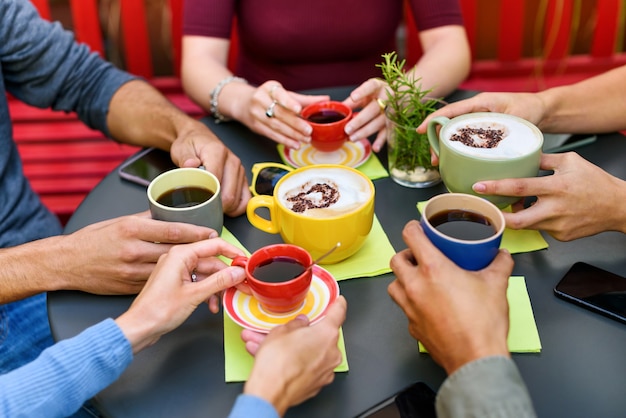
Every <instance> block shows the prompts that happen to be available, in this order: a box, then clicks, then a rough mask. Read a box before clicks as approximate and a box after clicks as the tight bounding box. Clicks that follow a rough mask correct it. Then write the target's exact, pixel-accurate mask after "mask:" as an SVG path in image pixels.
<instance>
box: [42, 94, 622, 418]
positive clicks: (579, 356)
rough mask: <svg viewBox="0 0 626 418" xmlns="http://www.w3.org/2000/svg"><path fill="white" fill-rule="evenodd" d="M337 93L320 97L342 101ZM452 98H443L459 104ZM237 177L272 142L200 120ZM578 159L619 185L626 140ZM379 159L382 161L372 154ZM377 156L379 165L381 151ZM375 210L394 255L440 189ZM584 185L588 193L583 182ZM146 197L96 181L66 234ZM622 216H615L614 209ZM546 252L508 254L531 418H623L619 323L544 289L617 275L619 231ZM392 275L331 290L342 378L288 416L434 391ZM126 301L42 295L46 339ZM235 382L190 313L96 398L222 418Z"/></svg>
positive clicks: (399, 197) (435, 371)
mask: <svg viewBox="0 0 626 418" xmlns="http://www.w3.org/2000/svg"><path fill="white" fill-rule="evenodd" d="M347 91H348V90H347V89H333V90H330V91H329V93H331V95H332V96H333V97H334V98H336V99H343V98H344V97H345V96H346V92H347ZM466 94H467V93H464V92H459V93H457V94H455V95H453V97H451V98H449V100H455V99H458V98H460V97H463V96H464V95H466ZM206 123H207V124H209V125H210V126H211V128H213V129H214V130H215V132H216V134H217V135H218V136H219V137H220V138H222V139H223V140H224V142H225V143H227V144H228V146H229V147H230V148H231V149H232V150H233V151H234V152H235V153H237V154H238V155H239V156H240V157H241V159H242V161H243V164H244V165H245V166H246V167H247V168H248V169H249V168H250V167H251V166H252V164H253V163H255V162H261V161H279V156H278V154H277V152H276V149H275V145H274V143H272V142H270V141H268V140H266V139H264V138H260V137H258V136H257V135H254V134H252V133H251V132H249V131H248V130H247V129H246V128H244V127H243V126H241V125H239V124H236V123H230V124H220V125H214V124H213V122H212V121H210V120H208V119H207V121H206ZM578 152H579V153H580V154H581V155H583V156H584V157H585V158H587V159H589V160H590V161H592V162H593V163H596V164H598V165H600V166H602V167H603V168H604V169H606V170H607V171H609V172H610V173H612V174H614V175H616V176H618V177H620V178H623V179H626V164H625V161H626V158H625V157H626V140H625V138H624V137H623V136H622V135H619V134H612V135H602V136H600V137H599V138H598V141H597V142H596V143H595V144H592V145H589V146H585V147H583V148H580V149H579V150H578ZM383 154H384V153H383ZM380 158H381V159H382V160H383V162H384V163H385V165H386V159H385V156H384V155H381V156H380ZM374 183H375V186H376V214H377V216H378V218H379V219H380V221H381V223H382V226H383V228H384V230H385V231H386V233H387V235H388V236H389V238H390V240H391V242H392V244H393V246H394V247H395V249H396V250H400V249H403V248H405V245H404V243H403V241H402V238H401V231H402V228H403V226H404V224H405V223H406V222H407V221H408V220H410V219H415V218H417V217H418V216H419V215H418V213H417V211H416V209H415V204H416V202H417V201H420V200H425V199H428V198H429V197H431V196H433V195H435V194H439V193H442V192H444V191H445V189H444V187H443V186H442V185H439V186H435V187H433V188H429V189H423V190H419V189H408V188H404V187H402V186H399V185H397V184H396V183H394V182H393V181H392V180H390V179H388V178H386V179H380V180H376V181H375V182H374ZM589 187H593V184H590V185H589ZM145 194H146V190H145V188H144V187H141V186H137V185H134V184H131V183H128V182H126V181H124V180H121V179H120V178H119V177H118V176H117V173H116V172H113V173H111V174H110V175H108V176H107V177H106V178H105V179H104V180H103V181H102V182H101V183H100V184H99V185H98V186H97V187H96V188H95V189H94V190H93V192H91V193H90V194H89V196H87V198H86V199H85V201H84V202H83V203H82V204H81V206H80V207H79V208H78V210H77V211H76V213H75V214H74V216H73V217H72V218H71V219H70V221H69V223H68V224H67V227H66V232H67V233H70V232H73V231H75V230H77V229H79V228H81V227H83V226H85V225H87V224H90V223H92V222H96V221H100V220H104V219H108V218H112V217H116V216H120V215H126V214H131V213H135V212H139V211H143V210H147V209H148V204H147V201H146V195H145ZM622 210H623V209H622ZM225 225H226V227H227V228H228V229H229V230H230V231H232V232H233V234H234V235H235V236H236V237H237V238H238V239H239V240H240V241H241V242H242V243H243V244H244V245H245V246H246V247H247V248H248V249H249V250H250V251H254V250H255V249H257V248H259V247H261V246H263V245H267V244H269V243H275V242H279V241H280V237H279V236H277V235H269V234H266V233H264V232H261V231H259V230H257V229H255V228H254V227H252V226H251V225H250V224H249V223H248V221H247V219H246V217H245V215H244V216H241V217H238V218H227V219H226V220H225ZM547 240H548V242H549V244H550V248H549V249H548V250H544V251H539V252H533V253H526V254H519V255H515V261H516V265H515V270H514V274H515V275H523V276H525V277H526V282H527V286H528V291H529V294H530V298H531V302H532V306H533V310H534V313H535V317H536V321H537V326H538V329H539V335H540V337H541V342H542V345H543V350H542V351H541V353H540V354H515V355H514V356H513V358H514V360H515V362H516V363H517V365H518V366H519V368H520V370H521V373H522V375H523V377H524V379H525V380H526V382H527V384H528V387H529V389H530V393H531V395H532V398H533V400H534V403H535V407H536V409H537V411H538V413H539V416H542V417H557V416H558V417H604V418H609V417H624V416H625V414H626V412H625V411H626V355H625V354H626V326H624V325H623V324H620V323H618V322H615V321H613V320H610V319H607V318H604V317H602V316H600V315H597V314H594V313H591V312H588V311H586V310H584V309H582V308H579V307H577V306H574V305H572V304H569V303H567V302H564V301H562V300H560V299H557V298H556V297H555V296H554V295H553V293H552V288H553V287H554V285H555V284H556V283H557V282H558V280H559V279H560V278H561V276H562V275H563V274H564V273H565V272H566V271H567V269H568V268H569V267H570V265H571V264H573V263H574V262H576V261H586V262H588V263H591V264H594V265H597V266H599V267H602V268H605V269H607V270H610V271H613V272H615V273H617V274H620V275H623V276H626V251H625V250H626V235H623V234H619V233H603V234H600V235H597V236H594V237H590V238H585V239H580V240H578V241H575V242H570V243H561V242H558V241H555V240H553V239H551V238H550V237H547ZM392 280H393V275H392V274H387V275H384V276H380V277H375V278H362V279H353V280H347V281H342V282H340V288H341V293H342V294H343V295H345V297H346V299H347V300H348V305H349V308H348V316H347V319H346V322H345V324H344V328H343V329H344V336H345V341H346V350H347V354H348V362H349V365H350V371H349V372H347V373H338V374H337V375H336V378H335V381H334V382H333V383H332V384H331V385H329V386H328V387H326V388H324V389H323V390H322V391H321V393H320V394H319V395H318V396H317V397H315V398H314V399H312V400H309V401H307V402H305V403H304V404H302V405H300V406H297V407H295V408H292V409H291V410H290V411H289V412H288V414H287V416H291V417H296V416H298V417H353V416H355V415H357V414H359V413H360V412H362V411H364V410H366V409H368V408H369V407H370V406H372V405H374V404H376V403H377V402H379V401H381V400H383V399H385V398H387V397H388V396H390V395H392V394H393V393H394V392H396V391H398V390H400V389H402V388H404V387H405V386H407V385H409V384H411V383H412V382H415V381H418V380H421V381H424V382H426V383H427V384H428V385H430V386H431V387H432V388H434V389H437V388H438V387H439V386H440V385H441V383H442V382H443V380H444V378H445V373H444V372H443V370H442V369H441V368H440V367H439V366H437V365H436V364H435V363H434V362H433V361H432V359H431V358H430V357H429V356H428V355H427V354H420V353H418V350H417V348H416V343H415V341H414V340H413V339H412V338H411V337H410V336H409V334H408V331H407V320H406V319H405V317H404V315H403V313H402V312H401V310H400V309H399V308H398V307H397V306H396V305H395V304H394V303H393V302H392V301H391V299H390V298H389V296H388V294H387V285H388V284H389V283H390V282H391V281H392ZM131 302H132V297H111V296H94V295H89V294H84V293H81V292H71V291H62V292H55V293H51V294H50V295H49V313H50V323H51V326H52V332H53V334H54V336H55V338H56V339H63V338H67V337H71V336H73V335H76V334H78V333H79V332H80V331H82V330H83V329H85V328H87V327H88V326H90V325H92V324H95V323H97V322H99V321H101V320H102V319H104V318H107V317H113V318H115V317H116V316H117V315H119V314H120V313H121V312H123V311H124V310H125V309H126V308H127V307H128V306H129V305H130V303H131ZM242 387H243V385H242V384H240V383H231V384H227V383H224V353H223V323H222V315H221V313H220V314H219V315H212V314H210V313H209V311H208V309H205V308H204V307H201V308H199V309H198V310H197V311H196V312H195V313H194V314H193V315H192V316H191V317H190V318H189V320H188V321H186V322H185V323H184V324H183V325H182V326H181V327H180V328H178V329H177V330H175V331H174V332H172V333H171V334H169V335H166V336H164V337H163V338H161V340H160V341H159V342H158V343H157V344H156V345H155V346H153V347H150V348H148V349H146V350H145V351H143V352H141V353H140V354H139V355H137V356H136V358H135V359H134V361H133V363H132V364H131V365H130V367H129V368H128V370H126V372H125V373H124V374H123V375H122V376H121V377H120V379H119V380H118V381H117V382H115V383H114V384H112V385H111V386H110V387H109V388H107V389H105V390H104V391H102V392H101V393H100V394H99V395H98V396H97V397H96V401H97V403H98V405H99V406H100V407H101V408H102V410H103V412H104V413H105V414H106V415H109V416H111V417H132V418H138V417H174V416H175V417H186V418H191V417H220V416H226V415H227V414H228V412H229V410H230V408H231V405H232V404H233V402H234V400H235V398H236V397H237V395H238V394H239V393H240V392H241V390H242Z"/></svg>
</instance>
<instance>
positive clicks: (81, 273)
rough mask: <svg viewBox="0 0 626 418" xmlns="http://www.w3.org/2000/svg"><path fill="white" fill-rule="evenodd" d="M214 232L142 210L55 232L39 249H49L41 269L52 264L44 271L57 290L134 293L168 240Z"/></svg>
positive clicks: (190, 238)
mask: <svg viewBox="0 0 626 418" xmlns="http://www.w3.org/2000/svg"><path fill="white" fill-rule="evenodd" d="M217 236H218V234H217V232H216V231H214V230H212V229H209V228H206V227H201V226H196V225H192V224H186V223H178V222H163V221H157V220H153V219H152V218H151V217H150V212H148V211H146V212H142V213H139V214H136V215H129V216H123V217H119V218H114V219H110V220H106V221H102V222H97V223H94V224H91V225H88V226H86V227H85V228H82V229H80V230H78V231H76V232H74V233H72V234H69V235H63V236H59V237H55V238H53V239H54V240H56V241H58V243H50V244H46V245H45V246H44V249H43V251H45V253H47V252H50V253H51V255H50V258H51V259H53V262H46V264H47V267H46V269H47V270H50V269H53V270H52V271H51V272H50V275H53V276H55V277H59V280H62V283H60V284H59V286H58V288H60V289H76V290H82V291H84V292H89V293H95V294H135V293H137V292H139V291H140V290H141V288H142V287H143V286H144V283H145V281H146V280H147V278H148V276H149V275H150V273H152V270H153V269H154V266H155V265H156V262H157V261H158V259H159V257H160V256H161V255H162V254H164V253H166V252H168V251H169V250H170V248H172V246H173V245H175V244H183V243H190V242H196V241H201V240H205V239H208V238H215V237H217ZM45 253H44V254H45ZM42 259H47V258H45V257H42ZM57 270H58V271H57ZM42 271H46V270H42Z"/></svg>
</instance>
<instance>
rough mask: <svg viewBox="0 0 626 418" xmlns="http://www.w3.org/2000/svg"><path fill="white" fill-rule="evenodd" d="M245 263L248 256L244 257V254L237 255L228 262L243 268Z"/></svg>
mask: <svg viewBox="0 0 626 418" xmlns="http://www.w3.org/2000/svg"><path fill="white" fill-rule="evenodd" d="M247 264H248V257H246V256H245V255H238V256H236V257H235V258H233V260H232V261H231V262H230V265H231V266H235V267H243V268H246V265H247Z"/></svg>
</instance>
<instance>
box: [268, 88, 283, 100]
mask: <svg viewBox="0 0 626 418" xmlns="http://www.w3.org/2000/svg"><path fill="white" fill-rule="evenodd" d="M279 87H280V85H279V84H274V85H273V86H272V87H270V91H269V94H270V98H271V99H272V100H274V91H275V90H276V89H277V88H279Z"/></svg>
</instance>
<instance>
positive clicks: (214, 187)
mask: <svg viewBox="0 0 626 418" xmlns="http://www.w3.org/2000/svg"><path fill="white" fill-rule="evenodd" d="M148 202H149V203H150V213H151V214H152V218H153V219H158V220H161V221H169V222H186V223H190V224H194V225H199V226H206V227H209V228H212V229H214V230H216V231H217V233H218V234H220V235H221V234H222V227H223V225H224V210H223V208H222V197H221V190H220V182H219V180H218V179H217V177H215V175H214V174H212V173H210V172H208V171H206V170H203V169H201V168H175V169H173V170H169V171H166V172H164V173H162V174H160V175H159V176H158V177H156V178H155V179H154V180H152V181H151V182H150V185H149V186H148Z"/></svg>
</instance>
